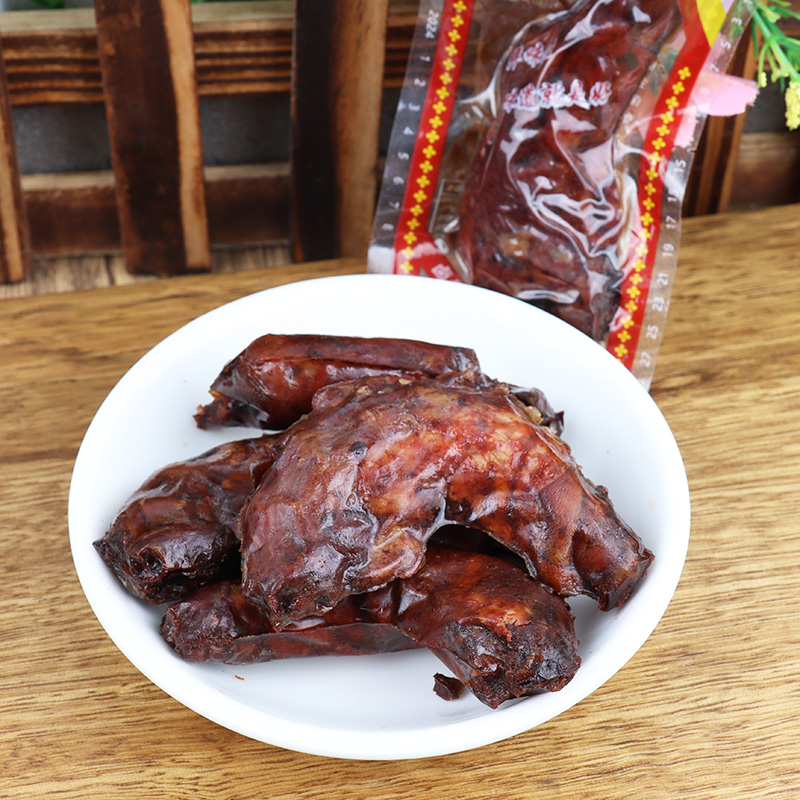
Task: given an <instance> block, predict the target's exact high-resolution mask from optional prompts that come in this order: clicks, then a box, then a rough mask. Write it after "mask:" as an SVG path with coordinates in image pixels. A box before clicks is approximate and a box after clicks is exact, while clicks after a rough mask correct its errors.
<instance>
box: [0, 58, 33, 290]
mask: <svg viewBox="0 0 800 800" xmlns="http://www.w3.org/2000/svg"><path fill="white" fill-rule="evenodd" d="M30 267H31V249H30V241H29V235H28V223H27V219H26V215H25V205H24V203H23V199H22V188H21V185H20V172H19V159H18V158H17V143H16V139H15V137H14V120H13V119H12V117H11V105H10V104H9V100H8V91H7V88H6V74H5V69H4V68H3V51H2V49H1V48H0V281H2V282H8V281H20V280H22V279H23V278H25V277H26V276H27V275H28V274H29V273H30Z"/></svg>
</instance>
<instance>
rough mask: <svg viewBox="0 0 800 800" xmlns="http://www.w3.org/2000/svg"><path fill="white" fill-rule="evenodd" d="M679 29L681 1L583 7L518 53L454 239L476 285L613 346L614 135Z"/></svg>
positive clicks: (518, 46) (535, 34)
mask: <svg viewBox="0 0 800 800" xmlns="http://www.w3.org/2000/svg"><path fill="white" fill-rule="evenodd" d="M679 23H680V12H679V7H678V4H677V3H675V2H664V1H663V0H658V1H657V0H586V1H585V2H579V3H577V4H576V5H575V6H574V7H573V8H572V9H571V10H570V11H568V12H565V13H564V14H563V15H562V16H560V17H558V18H557V19H555V20H552V19H550V20H546V21H545V22H544V23H542V24H533V25H531V26H530V27H529V28H528V29H527V31H526V32H525V33H524V34H523V35H522V36H521V37H520V38H519V39H518V40H517V41H515V42H514V44H513V46H512V47H511V48H509V52H508V56H507V57H506V59H505V60H504V61H503V62H501V64H500V66H499V68H498V71H497V73H496V75H497V78H496V97H497V115H496V117H495V119H494V120H493V122H492V123H491V125H490V126H489V128H488V129H487V132H486V134H485V136H484V139H483V141H482V143H481V145H480V147H479V149H478V152H477V154H476V156H475V159H474V161H473V163H472V165H471V167H470V170H469V172H468V175H467V178H466V181H465V185H464V189H463V193H462V198H463V199H462V205H461V210H460V215H459V220H458V229H457V231H456V232H455V237H456V241H455V249H456V251H457V254H458V256H459V257H460V258H461V260H462V261H463V263H464V265H465V267H466V271H467V273H468V274H469V278H470V280H471V281H472V282H473V283H475V284H477V285H479V286H484V287H488V288H490V289H495V290H497V291H501V292H504V293H505V294H510V295H513V296H515V297H518V298H520V299H522V300H526V301H528V302H530V303H532V304H534V305H537V306H540V307H542V308H544V309H546V310H547V311H550V312H551V313H553V314H555V315H556V316H558V317H561V318H562V319H564V320H566V321H567V322H569V323H571V324H572V325H574V326H575V327H576V328H578V329H580V330H582V331H583V332H584V333H586V334H588V335H589V336H591V337H593V338H594V339H596V340H598V341H600V340H602V339H603V338H604V337H605V336H606V334H607V332H608V328H609V324H610V322H611V320H612V318H613V316H614V313H615V311H616V308H617V305H618V297H619V283H620V280H621V271H620V270H621V267H620V264H619V256H618V253H617V247H618V241H619V239H620V236H621V235H622V233H623V227H624V225H625V224H626V213H625V211H624V209H623V201H622V198H621V193H620V178H619V175H618V169H619V166H618V164H617V163H616V161H617V160H618V155H617V153H616V151H615V149H614V147H615V145H614V135H615V132H616V130H617V128H618V126H619V122H620V120H621V118H622V115H623V113H624V112H625V110H626V109H627V107H628V105H629V103H630V101H631V98H632V96H633V94H634V92H635V91H636V90H637V89H638V87H639V85H640V83H641V81H642V78H643V77H644V75H645V72H646V71H647V69H648V68H649V67H650V65H651V64H652V63H653V61H654V60H655V57H656V55H657V54H658V50H659V48H660V47H661V45H662V43H663V42H664V40H665V39H666V37H667V35H668V34H669V33H670V32H671V31H672V30H674V29H675V28H676V27H677V26H678V24H679Z"/></svg>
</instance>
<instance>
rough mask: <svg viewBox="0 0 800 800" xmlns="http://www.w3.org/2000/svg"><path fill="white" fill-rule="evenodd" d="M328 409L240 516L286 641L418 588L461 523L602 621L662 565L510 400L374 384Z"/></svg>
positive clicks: (248, 579)
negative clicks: (444, 531)
mask: <svg viewBox="0 0 800 800" xmlns="http://www.w3.org/2000/svg"><path fill="white" fill-rule="evenodd" d="M314 406H315V409H314V411H312V412H311V413H310V414H308V415H307V416H306V417H305V418H303V419H302V420H300V421H299V422H297V423H295V425H293V426H292V428H291V429H290V430H288V431H287V432H286V433H285V434H284V435H283V437H282V439H281V447H282V452H281V454H280V456H279V457H278V458H277V460H276V461H275V463H274V465H273V467H272V468H271V469H270V471H269V472H268V473H267V475H266V476H265V477H264V480H263V481H262V482H261V484H260V486H259V487H258V489H257V490H256V492H255V493H254V494H253V496H252V497H251V498H250V500H249V501H248V503H247V505H246V506H245V509H244V510H243V512H242V517H241V534H242V564H243V587H244V591H245V594H246V595H247V596H248V597H250V598H251V599H252V600H253V601H254V602H256V603H259V604H261V605H263V607H264V608H265V609H267V611H268V613H269V614H270V616H271V618H272V619H273V622H274V623H275V624H276V625H277V626H278V627H282V626H284V625H286V624H288V623H289V622H290V621H291V620H299V619H303V618H305V617H310V616H317V615H319V614H321V613H324V612H325V611H327V610H330V609H331V608H333V607H334V606H335V605H336V604H337V603H338V602H340V601H341V599H342V598H343V597H345V596H347V595H348V594H354V593H362V592H368V591H370V590H373V589H376V588H377V587H380V586H383V585H385V584H387V583H389V582H390V581H391V580H393V579H395V578H406V577H409V576H411V575H413V574H414V573H415V572H416V571H417V570H418V569H419V568H420V566H421V565H422V563H423V561H424V557H425V547H426V542H427V540H428V538H429V537H430V536H431V535H432V534H433V533H434V532H435V531H436V530H437V528H440V527H441V526H443V525H445V524H446V523H460V524H464V525H468V526H471V527H474V528H478V529H480V530H483V531H485V532H486V533H488V534H490V535H491V536H492V537H493V538H495V539H497V540H499V541H501V542H502V543H503V544H505V545H506V546H507V547H509V548H510V549H511V550H513V551H514V552H516V553H517V554H519V555H520V556H522V557H523V558H524V559H525V562H526V564H527V566H528V569H529V571H530V572H531V574H532V575H535V576H537V577H538V578H539V579H540V580H541V581H542V582H543V583H545V584H546V585H547V586H549V587H550V588H552V589H553V590H554V591H555V592H557V593H558V594H561V595H563V596H569V595H575V594H587V595H589V596H591V597H594V598H595V599H596V600H597V602H598V604H599V605H600V607H601V608H603V609H607V608H611V607H613V606H617V605H619V604H621V603H623V602H624V601H625V600H626V599H627V598H628V596H629V595H630V594H631V592H632V591H633V589H634V587H635V586H636V584H637V582H638V581H639V579H640V578H641V577H642V575H643V574H644V572H645V571H646V569H647V567H648V565H649V563H650V561H651V559H652V554H651V553H650V552H649V551H648V550H647V549H646V548H645V547H644V546H643V545H642V543H641V541H640V540H639V539H638V538H637V536H636V535H635V534H634V533H633V532H632V531H631V530H630V528H629V527H628V526H627V525H626V524H625V523H624V522H623V521H622V520H621V519H620V518H619V517H618V516H617V514H616V513H615V511H614V509H613V507H612V505H611V503H610V501H609V499H608V496H607V494H606V492H605V490H604V489H603V488H602V487H596V486H594V485H593V484H592V483H590V482H589V481H588V480H587V479H586V478H585V477H584V476H583V475H582V474H581V472H580V470H579V468H578V466H577V464H576V463H575V461H574V459H573V457H572V455H571V453H570V450H569V448H568V447H567V445H566V444H564V442H562V441H561V440H560V439H558V438H557V437H555V436H554V435H552V434H551V433H550V432H549V431H548V430H547V429H546V428H544V427H542V426H540V425H537V424H536V423H535V422H534V421H532V419H531V417H530V416H529V414H528V413H527V411H526V407H525V406H524V405H522V404H521V403H520V402H519V401H518V400H517V399H516V398H515V397H514V396H513V395H512V394H511V393H509V392H508V391H507V390H506V389H504V388H503V387H502V386H499V385H497V386H493V387H489V388H479V387H474V386H467V385H464V384H462V383H459V382H458V381H457V380H453V381H448V380H447V379H446V378H444V379H440V380H434V379H427V380H404V381H400V382H398V381H396V380H394V379H390V380H387V379H385V378H367V379H363V380H361V381H356V382H354V383H351V384H337V385H333V386H329V387H327V388H325V389H323V390H321V391H320V392H318V393H317V395H316V396H315V398H314ZM537 416H538V415H537Z"/></svg>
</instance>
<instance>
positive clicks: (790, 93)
mask: <svg viewBox="0 0 800 800" xmlns="http://www.w3.org/2000/svg"><path fill="white" fill-rule="evenodd" d="M785 98H786V127H787V128H788V129H789V130H790V131H793V130H796V129H797V128H800V82H798V81H790V82H789V86H788V87H787V89H786V93H785Z"/></svg>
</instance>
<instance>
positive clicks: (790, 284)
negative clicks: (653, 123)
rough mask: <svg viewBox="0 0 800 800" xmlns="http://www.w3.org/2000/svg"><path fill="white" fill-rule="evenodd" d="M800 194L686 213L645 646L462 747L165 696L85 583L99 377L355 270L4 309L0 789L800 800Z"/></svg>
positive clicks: (140, 289)
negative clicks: (231, 307) (669, 565)
mask: <svg viewBox="0 0 800 800" xmlns="http://www.w3.org/2000/svg"><path fill="white" fill-rule="evenodd" d="M799 223H800V209H798V207H786V208H779V209H772V210H768V211H763V212H757V213H749V214H746V215H739V216H735V215H731V216H726V217H717V218H713V217H708V218H700V219H692V220H689V221H687V223H686V224H685V228H684V237H683V245H682V249H681V253H680V261H679V268H678V275H677V281H676V288H675V291H674V293H673V298H672V305H671V309H670V317H669V321H668V325H667V330H666V336H665V341H664V344H663V347H662V350H661V353H660V356H659V360H658V365H657V369H656V377H655V380H654V382H653V385H652V387H651V393H652V396H653V397H654V399H655V400H656V401H657V403H658V404H659V406H660V407H661V409H662V410H663V412H664V414H665V416H666V417H667V419H668V421H669V423H670V425H671V426H672V428H673V430H674V432H675V436H676V438H677V440H678V443H679V445H680V447H681V450H682V453H683V456H684V459H685V462H686V468H687V472H688V475H689V481H690V485H691V491H692V503H693V523H692V539H691V544H690V548H689V554H688V560H687V563H686V567H685V570H684V573H683V576H682V579H681V582H680V585H679V586H678V590H677V593H676V594H675V597H674V599H673V601H672V603H671V605H670V606H669V608H668V610H667V613H666V615H665V616H664V618H663V620H662V621H661V623H660V624H659V625H658V627H657V628H656V630H655V632H654V633H653V635H652V636H651V637H650V639H649V640H648V641H647V642H646V644H645V645H644V646H643V647H642V648H641V650H640V651H639V652H638V653H637V655H636V656H635V657H634V658H633V659H632V660H631V661H630V662H629V663H628V664H627V665H626V666H625V667H624V668H623V669H622V670H621V671H620V672H619V673H617V675H616V676H615V677H614V678H612V679H611V680H610V681H608V682H607V683H606V684H605V685H604V686H602V687H601V688H600V689H598V690H597V691H596V692H595V693H594V694H592V695H591V696H590V697H588V698H587V699H585V700H584V701H582V702H581V703H579V704H578V705H577V706H575V707H574V708H572V709H570V710H569V711H567V712H566V713H564V714H562V715H561V716H559V717H557V718H556V719H554V720H551V721H550V722H548V723H546V724H544V725H542V726H539V727H538V728H536V729H534V730H532V731H529V732H527V733H524V734H521V735H518V736H516V737H514V738H512V739H509V740H506V741H503V742H500V743H497V744H494V745H490V746H487V747H483V748H481V749H479V750H474V751H471V752H465V753H459V754H456V755H451V756H446V757H436V758H431V759H423V760H415V761H411V762H402V761H401V762H350V761H342V760H336V759H325V758H319V757H313V756H308V755H303V754H298V753H294V752H288V751H283V750H280V749H278V748H275V747H272V746H268V745H265V744H261V743H258V742H255V741H252V740H250V739H247V738H245V737H243V736H240V735H238V734H235V733H232V732H230V731H228V730H226V729H224V728H221V727H219V726H217V725H215V724H214V723H211V722H208V721H207V720H205V719H203V718H202V717H199V716H197V715H196V714H194V713H193V712H191V711H189V710H187V709H186V708H184V707H183V706H182V705H180V704H179V703H177V702H176V701H174V700H173V699H171V698H170V697H168V696H166V695H165V694H164V693H163V692H162V691H161V690H160V689H158V688H157V687H155V686H154V685H153V684H151V683H150V682H149V681H148V680H147V679H145V678H144V677H143V676H142V675H141V674H140V673H139V672H138V671H137V670H136V669H135V668H134V667H132V666H131V664H130V663H129V662H128V661H127V660H126V659H125V658H124V657H123V656H122V655H121V654H120V652H119V651H118V650H117V649H116V647H115V646H114V645H113V644H112V642H111V641H110V640H109V639H108V637H107V636H106V634H105V633H104V632H103V630H102V629H101V627H100V625H99V624H98V623H97V621H96V619H95V617H94V615H93V613H92V611H91V609H90V608H89V606H88V604H87V602H86V600H85V598H84V596H83V594H82V592H81V589H80V586H79V584H78V581H77V578H76V575H75V572H74V569H73V566H72V561H71V557H70V551H69V544H68V537H67V492H68V487H69V481H70V474H71V470H72V466H73V461H74V458H75V455H76V453H77V450H78V446H79V445H80V442H81V438H82V436H83V434H84V432H85V430H86V427H87V425H88V424H89V422H90V420H91V418H92V416H93V414H94V413H95V411H96V410H97V408H98V406H99V405H100V403H101V402H102V400H103V398H104V397H105V395H106V394H107V392H108V391H109V390H110V389H111V388H112V386H113V385H114V383H115V382H116V381H117V380H118V379H119V378H120V376H122V374H123V373H124V372H125V371H126V370H127V369H128V368H129V367H130V366H131V365H132V364H133V363H134V361H135V360H136V359H138V358H139V357H140V356H141V355H142V354H144V353H145V352H146V351H147V350H148V349H150V348H151V347H152V346H153V345H155V344H156V343H157V342H158V341H159V340H161V339H162V338H163V337H164V336H165V335H167V334H168V333H170V332H171V331H173V330H174V329H175V328H177V327H179V326H181V325H182V324H184V323H185V322H187V321H188V320H190V319H191V318H193V317H195V316H197V315H198V314H201V313H203V312H205V311H207V310H209V309H211V308H212V307H214V306H217V305H219V304H221V303H224V302H227V301H229V300H231V299H234V298H236V297H239V296H241V295H243V294H246V293H250V292H252V291H256V290H259V289H262V288H265V287H267V286H270V285H275V284H278V283H285V282H288V281H294V280H299V279H303V278H307V277H311V276H314V275H323V274H325V275H327V274H338V273H346V272H354V271H359V270H360V269H361V267H360V265H359V264H357V263H354V262H348V263H328V264H319V265H303V266H294V267H287V268H282V267H281V268H274V269H271V270H269V271H262V272H249V273H240V274H232V275H221V276H201V277H186V278H177V279H169V280H164V281H158V282H156V283H146V284H140V285H134V286H127V287H119V288H111V289H100V290H93V291H86V292H73V293H70V294H65V295H50V296H43V297H32V298H22V299H16V300H6V301H3V303H2V304H0V377H1V378H2V380H0V419H2V440H0V487H1V488H0V563H2V565H3V598H2V603H0V634H1V638H0V660H1V661H0V692H1V694H0V796H2V797H8V798H33V797H53V796H58V797H66V798H82V800H83V799H85V798H87V797H97V798H137V800H141V798H171V800H175V799H178V798H192V799H193V800H198V799H199V798H237V799H240V798H284V797H285V798H289V797H291V798H326V800H337V799H338V798H342V799H343V798H348V800H352V799H353V798H364V799H365V800H367V799H369V800H383V799H384V798H444V797H447V798H450V797H452V798H484V797H498V798H506V799H510V798H520V799H522V798H525V799H526V800H530V798H540V797H541V798H548V800H555V799H556V798H558V800H572V799H573V798H574V799H575V800H578V799H580V800H593V799H594V798H597V800H619V798H629V797H636V798H647V800H659V799H660V798H670V799H671V798H681V799H682V800H688V799H689V798H698V799H700V798H702V800H710V799H713V800H722V799H723V798H732V799H734V798H735V800H744V799H747V800H749V799H750V798H787V800H788V799H789V798H791V799H792V800H796V798H798V797H800V688H799V687H800V623H798V619H797V615H798V612H797V608H796V603H797V600H796V598H797V597H798V596H800V568H799V567H798V561H799V560H800V558H799V554H800V525H799V524H798V519H799V518H800V500H799V498H800V491H799V490H798V477H800V311H798V309H800V269H798V253H800V224H799Z"/></svg>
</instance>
